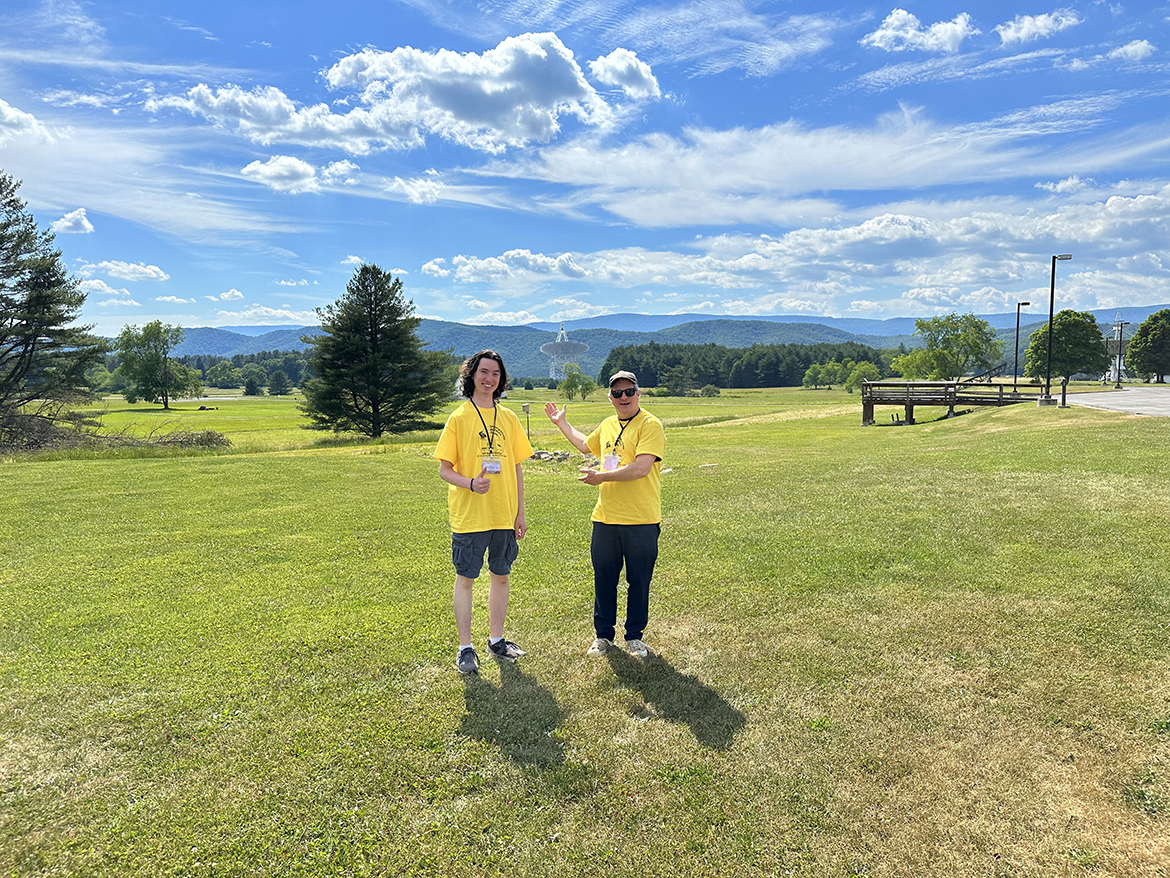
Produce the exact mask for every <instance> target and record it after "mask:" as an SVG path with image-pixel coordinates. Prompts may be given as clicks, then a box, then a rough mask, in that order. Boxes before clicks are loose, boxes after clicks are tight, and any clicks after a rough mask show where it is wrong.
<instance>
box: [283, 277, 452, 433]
mask: <svg viewBox="0 0 1170 878" xmlns="http://www.w3.org/2000/svg"><path fill="white" fill-rule="evenodd" d="M317 316H318V317H319V318H320V320H321V334H320V335H315V336H305V337H303V338H302V341H304V342H306V343H309V344H312V345H313V348H312V354H311V355H310V360H309V363H310V366H311V367H312V370H313V374H314V375H315V376H316V377H314V378H313V379H312V380H310V381H309V382H308V383H307V384H305V385H304V391H305V403H304V405H302V406H301V409H302V410H303V411H304V412H305V414H306V415H308V416H309V418H310V419H311V420H312V421H313V425H314V426H315V427H317V428H319V429H331V430H333V431H335V432H341V431H349V432H356V433H364V434H365V435H367V436H372V437H374V438H377V437H379V436H381V435H382V434H383V433H387V432H391V433H396V432H402V431H405V430H411V429H415V428H417V427H420V426H423V425H424V424H425V423H426V421H425V416H426V415H429V414H430V413H432V412H434V411H436V410H437V409H438V408H439V407H440V406H442V405H443V402H444V401H445V400H446V399H447V398H448V397H449V396H450V394H451V387H450V385H449V384H448V382H447V380H446V378H445V376H444V369H445V367H446V365H447V355H446V354H445V353H444V352H443V351H427V350H424V349H423V348H424V343H423V342H422V341H421V340H420V339H419V337H418V335H417V334H416V332H415V330H417V329H418V325H419V323H420V322H421V321H420V320H419V318H417V317H415V316H414V303H413V302H411V301H410V300H408V299H406V298H404V297H403V295H402V281H401V280H399V279H398V278H391V276H390V275H389V274H388V273H386V272H384V271H383V270H382V269H381V268H379V267H378V266H376V265H362V266H361V267H359V268H358V269H357V270H356V271H355V272H354V275H353V277H352V278H351V279H350V281H349V284H348V285H347V286H346V288H345V294H344V295H343V296H342V297H341V298H340V299H338V300H337V301H336V302H335V303H333V304H332V305H327V306H326V307H325V308H318V309H317Z"/></svg>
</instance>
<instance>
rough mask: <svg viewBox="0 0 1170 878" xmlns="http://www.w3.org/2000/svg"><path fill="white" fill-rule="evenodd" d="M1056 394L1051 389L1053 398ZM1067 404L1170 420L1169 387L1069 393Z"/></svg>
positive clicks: (1156, 386)
mask: <svg viewBox="0 0 1170 878" xmlns="http://www.w3.org/2000/svg"><path fill="white" fill-rule="evenodd" d="M1057 392H1058V391H1057V390H1056V388H1053V396H1056V395H1057ZM1068 402H1069V405H1083V406H1086V407H1087V408H1093V409H1108V410H1109V411H1113V412H1129V413H1130V414H1134V415H1159V416H1161V417H1167V418H1170V385H1164V386H1163V385H1143V386H1141V387H1125V388H1122V389H1121V390H1104V391H1101V392H1096V391H1095V392H1092V393H1070V394H1069V395H1068Z"/></svg>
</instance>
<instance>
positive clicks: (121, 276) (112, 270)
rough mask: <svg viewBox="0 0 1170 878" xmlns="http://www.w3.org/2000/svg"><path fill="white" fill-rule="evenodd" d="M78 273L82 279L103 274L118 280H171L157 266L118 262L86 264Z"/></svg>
mask: <svg viewBox="0 0 1170 878" xmlns="http://www.w3.org/2000/svg"><path fill="white" fill-rule="evenodd" d="M78 271H79V273H80V274H81V276H82V277H93V276H94V275H95V274H104V275H106V276H107V277H116V278H118V280H153V281H164V280H170V279H171V276H170V275H169V274H167V273H166V272H165V271H163V270H162V269H161V268H159V267H158V266H157V265H147V264H145V263H143V262H119V261H118V260H108V261H105V262H86V263H83V264H82V266H81V268H80V269H79V270H78Z"/></svg>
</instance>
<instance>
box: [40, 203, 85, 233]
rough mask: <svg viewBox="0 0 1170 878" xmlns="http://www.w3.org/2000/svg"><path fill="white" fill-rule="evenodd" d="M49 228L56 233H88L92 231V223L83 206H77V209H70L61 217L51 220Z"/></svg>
mask: <svg viewBox="0 0 1170 878" xmlns="http://www.w3.org/2000/svg"><path fill="white" fill-rule="evenodd" d="M49 228H51V229H52V230H53V232H54V233H56V234H58V235H61V234H65V235H88V234H89V233H90V232H92V231H93V223H91V222H90V221H89V219H88V218H87V217H86V215H85V208H84V207H79V208H77V210H71V211H70V212H69V213H67V214H65V216H63V217H61V219H59V220H53V222H52V223H50V225H49Z"/></svg>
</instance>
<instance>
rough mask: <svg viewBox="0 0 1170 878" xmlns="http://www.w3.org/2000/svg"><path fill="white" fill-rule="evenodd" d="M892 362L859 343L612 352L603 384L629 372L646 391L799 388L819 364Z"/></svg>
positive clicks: (656, 345)
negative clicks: (661, 388)
mask: <svg viewBox="0 0 1170 878" xmlns="http://www.w3.org/2000/svg"><path fill="white" fill-rule="evenodd" d="M887 358H888V357H883V356H882V352H881V351H878V350H877V349H876V348H872V347H870V346H869V345H865V344H861V343H859V342H853V341H845V342H821V343H818V344H774V345H772V344H769V345H752V346H751V347H747V348H728V347H723V346H722V345H717V344H710V343H709V344H701V345H695V344H677V345H674V344H660V343H658V342H650V343H649V344H644V345H628V346H625V347H617V348H614V349H613V350H611V351H610V352H609V356H608V357H606V360H605V363H604V365H602V367H601V372H600V373H599V374H598V376H597V377H598V381H599V382H601V383H602V384H603V385H604V384H605V382H606V381H607V380H608V378H609V376H610V375H612V374H613V373H614V372H617V371H619V370H621V369H627V370H629V371H631V372H633V373H634V374H635V375H637V376H638V383H639V384H641V385H643V386H645V387H659V386H669V387H671V389H672V390H681V391H684V392H685V391H688V390H692V389H698V388H702V387H705V386H708V385H711V386H714V387H729V388H730V387H796V386H800V385H801V383H802V382H803V381H804V376H805V373H806V372H808V369H809V367H810V366H812V365H813V364H814V363H828V362H831V361H835V362H839V363H843V362H845V361H846V360H852V361H854V362H862V361H867V362H870V363H877V364H882V363H886V362H887Z"/></svg>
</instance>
